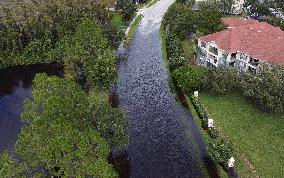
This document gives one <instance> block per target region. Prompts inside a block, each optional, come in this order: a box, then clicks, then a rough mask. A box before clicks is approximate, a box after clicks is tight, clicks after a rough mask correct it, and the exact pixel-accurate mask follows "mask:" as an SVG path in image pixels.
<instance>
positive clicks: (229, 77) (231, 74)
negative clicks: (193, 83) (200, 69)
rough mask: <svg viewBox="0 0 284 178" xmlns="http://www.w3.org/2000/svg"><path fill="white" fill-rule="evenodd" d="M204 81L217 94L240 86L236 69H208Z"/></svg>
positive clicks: (207, 87) (206, 86)
mask: <svg viewBox="0 0 284 178" xmlns="http://www.w3.org/2000/svg"><path fill="white" fill-rule="evenodd" d="M203 83H204V85H205V88H206V89H207V90H209V91H212V92H214V93H217V94H225V93H228V92H230V91H232V90H233V89H235V88H236V87H239V84H240V79H239V75H238V71H237V70H236V69H233V68H226V67H218V68H215V69H211V70H208V72H207V73H206V74H205V77H204V79H203Z"/></svg>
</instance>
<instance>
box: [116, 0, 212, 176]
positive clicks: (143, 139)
mask: <svg viewBox="0 0 284 178" xmlns="http://www.w3.org/2000/svg"><path fill="white" fill-rule="evenodd" d="M172 2H173V0H161V1H158V3H157V4H156V5H154V6H152V7H151V8H149V9H146V10H145V11H144V12H143V15H144V17H143V19H142V21H141V23H140V25H139V27H138V29H137V31H136V34H135V38H134V40H133V41H132V45H131V46H130V48H129V49H128V50H127V51H128V52H127V58H128V59H125V60H121V62H120V65H119V82H118V94H119V101H120V105H122V106H123V107H125V108H126V109H127V111H128V117H129V134H130V135H129V137H130V138H129V139H130V140H129V148H128V152H129V157H130V165H131V171H130V176H131V177H134V178H140V177H143V178H145V177H147V178H151V177H153V178H160V177H161V178H167V177H169V178H174V177H185V178H189V177H196V178H202V177H207V174H206V173H205V171H204V169H203V166H204V164H203V160H202V156H203V154H204V150H203V149H200V148H202V146H200V144H198V143H197V142H196V138H200V139H201V137H200V133H199V130H198V128H197V127H196V125H195V122H194V120H193V118H192V115H191V113H189V112H188V111H186V110H185V109H184V108H183V107H182V106H181V105H180V104H179V103H178V102H176V100H175V97H174V95H173V94H172V92H171V90H170V87H169V83H168V72H167V69H166V67H165V65H164V63H163V59H162V54H161V41H160V37H159V31H160V24H161V20H162V16H163V14H164V13H165V12H166V10H167V8H168V7H169V6H170V4H171V3H172ZM201 144H202V143H201Z"/></svg>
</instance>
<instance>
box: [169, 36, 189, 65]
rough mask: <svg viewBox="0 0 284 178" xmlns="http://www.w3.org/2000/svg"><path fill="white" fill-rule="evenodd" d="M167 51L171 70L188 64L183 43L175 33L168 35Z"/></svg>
mask: <svg viewBox="0 0 284 178" xmlns="http://www.w3.org/2000/svg"><path fill="white" fill-rule="evenodd" d="M166 36H167V38H166V50H167V57H168V64H169V68H170V70H175V69H177V68H179V67H182V66H184V65H185V64H186V60H185V58H184V56H183V49H182V43H181V40H180V38H178V37H177V36H176V35H175V34H174V33H171V32H169V31H168V32H167V33H166Z"/></svg>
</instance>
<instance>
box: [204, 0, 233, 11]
mask: <svg viewBox="0 0 284 178" xmlns="http://www.w3.org/2000/svg"><path fill="white" fill-rule="evenodd" d="M233 4H234V0H210V1H205V2H202V3H201V5H200V6H201V10H202V11H203V10H215V11H219V12H223V13H224V14H230V13H231V12H232V6H233Z"/></svg>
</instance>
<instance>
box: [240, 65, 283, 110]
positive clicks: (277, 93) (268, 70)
mask: <svg viewBox="0 0 284 178" xmlns="http://www.w3.org/2000/svg"><path fill="white" fill-rule="evenodd" d="M241 84H242V85H241V86H242V88H243V93H244V95H245V96H247V97H248V98H250V99H251V100H252V101H253V102H254V103H255V104H256V106H258V107H259V108H260V109H261V110H264V111H276V112H284V66H283V65H282V66H281V65H272V64H271V65H265V64H263V65H261V66H259V67H258V69H257V72H256V74H252V73H246V74H245V75H244V76H243V79H242V82H241Z"/></svg>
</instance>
